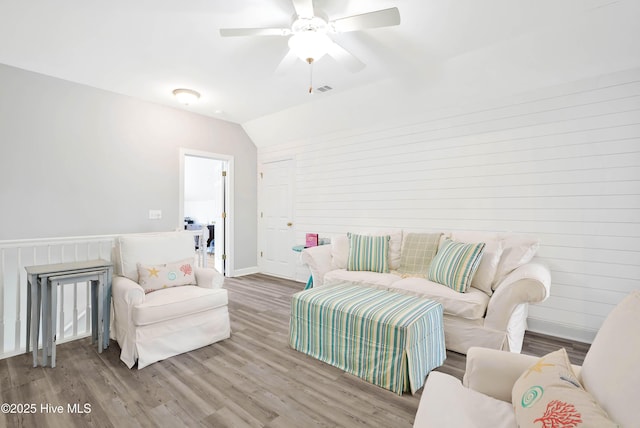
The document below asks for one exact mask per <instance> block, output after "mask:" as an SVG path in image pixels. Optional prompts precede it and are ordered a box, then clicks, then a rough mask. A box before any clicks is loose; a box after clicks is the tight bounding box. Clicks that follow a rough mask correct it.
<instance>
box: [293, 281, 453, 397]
mask: <svg viewBox="0 0 640 428" xmlns="http://www.w3.org/2000/svg"><path fill="white" fill-rule="evenodd" d="M289 344H290V345H291V347H292V348H293V349H295V350H297V351H300V352H303V353H305V354H307V355H310V356H312V357H314V358H317V359H319V360H320V361H323V362H325V363H328V364H331V365H333V366H336V367H338V368H340V369H342V370H344V371H346V372H348V373H351V374H353V375H355V376H358V377H360V378H362V379H364V380H366V381H368V382H371V383H373V384H375V385H378V386H381V387H382V388H386V389H388V390H391V391H393V392H395V393H397V394H402V392H403V391H408V390H410V391H411V393H412V394H413V393H415V392H416V391H417V390H418V389H420V388H421V387H422V385H423V383H424V380H425V377H426V376H427V374H428V373H429V372H430V371H431V370H433V369H434V368H436V367H439V366H441V365H442V363H443V362H444V360H445V358H446V351H445V343H444V330H443V323H442V305H440V304H439V303H437V302H434V301H432V300H428V299H425V298H421V297H415V296H409V295H405V294H400V293H395V292H391V291H386V290H377V289H372V288H369V287H362V286H357V285H352V284H350V283H345V284H342V285H337V286H333V287H320V288H312V289H310V290H304V291H301V292H299V293H296V294H294V295H293V297H292V300H291V318H290V323H289Z"/></svg>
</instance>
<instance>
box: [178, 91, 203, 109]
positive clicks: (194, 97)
mask: <svg viewBox="0 0 640 428" xmlns="http://www.w3.org/2000/svg"><path fill="white" fill-rule="evenodd" d="M173 95H174V96H175V97H176V99H177V100H178V102H179V103H180V104H184V105H186V106H188V105H189V104H191V103H194V102H196V101H198V99H199V98H200V94H199V93H198V92H196V91H194V90H193V89H174V90H173Z"/></svg>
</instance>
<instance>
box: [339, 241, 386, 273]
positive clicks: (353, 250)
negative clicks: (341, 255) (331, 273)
mask: <svg viewBox="0 0 640 428" xmlns="http://www.w3.org/2000/svg"><path fill="white" fill-rule="evenodd" d="M348 236H349V260H348V261H347V270H355V271H363V270H364V271H369V272H379V273H387V272H389V240H390V239H391V237H390V236H389V235H385V236H367V235H356V234H352V233H349V234H348Z"/></svg>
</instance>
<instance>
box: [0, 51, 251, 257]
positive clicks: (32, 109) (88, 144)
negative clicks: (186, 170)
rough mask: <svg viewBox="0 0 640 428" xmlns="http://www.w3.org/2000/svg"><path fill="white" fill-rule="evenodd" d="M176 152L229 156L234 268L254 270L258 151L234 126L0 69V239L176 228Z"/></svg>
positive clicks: (177, 170) (37, 76)
mask: <svg viewBox="0 0 640 428" xmlns="http://www.w3.org/2000/svg"><path fill="white" fill-rule="evenodd" d="M180 147H184V148H188V149H194V150H202V151H208V152H214V153H220V154H227V155H232V156H234V159H235V160H234V167H235V188H234V197H235V207H234V209H233V213H232V215H234V216H235V217H234V228H235V230H234V235H235V246H234V248H235V254H233V257H234V258H235V259H234V267H235V268H236V269H243V268H252V267H255V266H256V265H257V263H256V252H257V251H256V232H257V231H256V224H257V218H256V212H257V209H256V181H257V180H256V147H255V145H254V144H253V143H252V141H251V140H250V138H249V137H248V136H247V134H246V133H245V132H244V131H243V130H242V128H241V127H240V126H239V125H236V124H233V123H230V122H225V121H221V120H217V119H213V118H208V117H205V116H201V115H198V114H194V113H189V112H187V111H184V110H179V109H173V108H169V107H165V106H160V105H156V104H152V103H148V102H144V101H140V100H137V99H134V98H131V97H127V96H123V95H118V94H114V93H111V92H106V91H103V90H99V89H95V88H92V87H88V86H84V85H80V84H76V83H72V82H68V81H64V80H60V79H56V78H53V77H48V76H44V75H41V74H36V73H32V72H28V71H24V70H21V69H17V68H13V67H9V66H6V65H2V64H0V201H1V203H2V206H1V208H0V240H7V239H27V238H48V237H63V236H84V235H102V234H120V233H136V232H152V231H164V230H174V229H175V228H176V226H177V225H178V212H179V206H178V199H179V166H180V162H179V149H180ZM149 209H160V210H162V216H163V217H162V219H161V220H149V219H148V215H149Z"/></svg>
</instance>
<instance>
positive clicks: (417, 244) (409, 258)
mask: <svg viewBox="0 0 640 428" xmlns="http://www.w3.org/2000/svg"><path fill="white" fill-rule="evenodd" d="M441 235H442V233H408V234H406V235H405V236H404V238H403V240H402V252H401V254H400V266H399V267H398V272H399V273H400V274H401V275H402V276H417V277H422V278H426V277H427V274H428V273H429V265H430V264H431V260H433V258H434V257H435V255H436V253H437V252H438V245H439V243H440V236H441Z"/></svg>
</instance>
